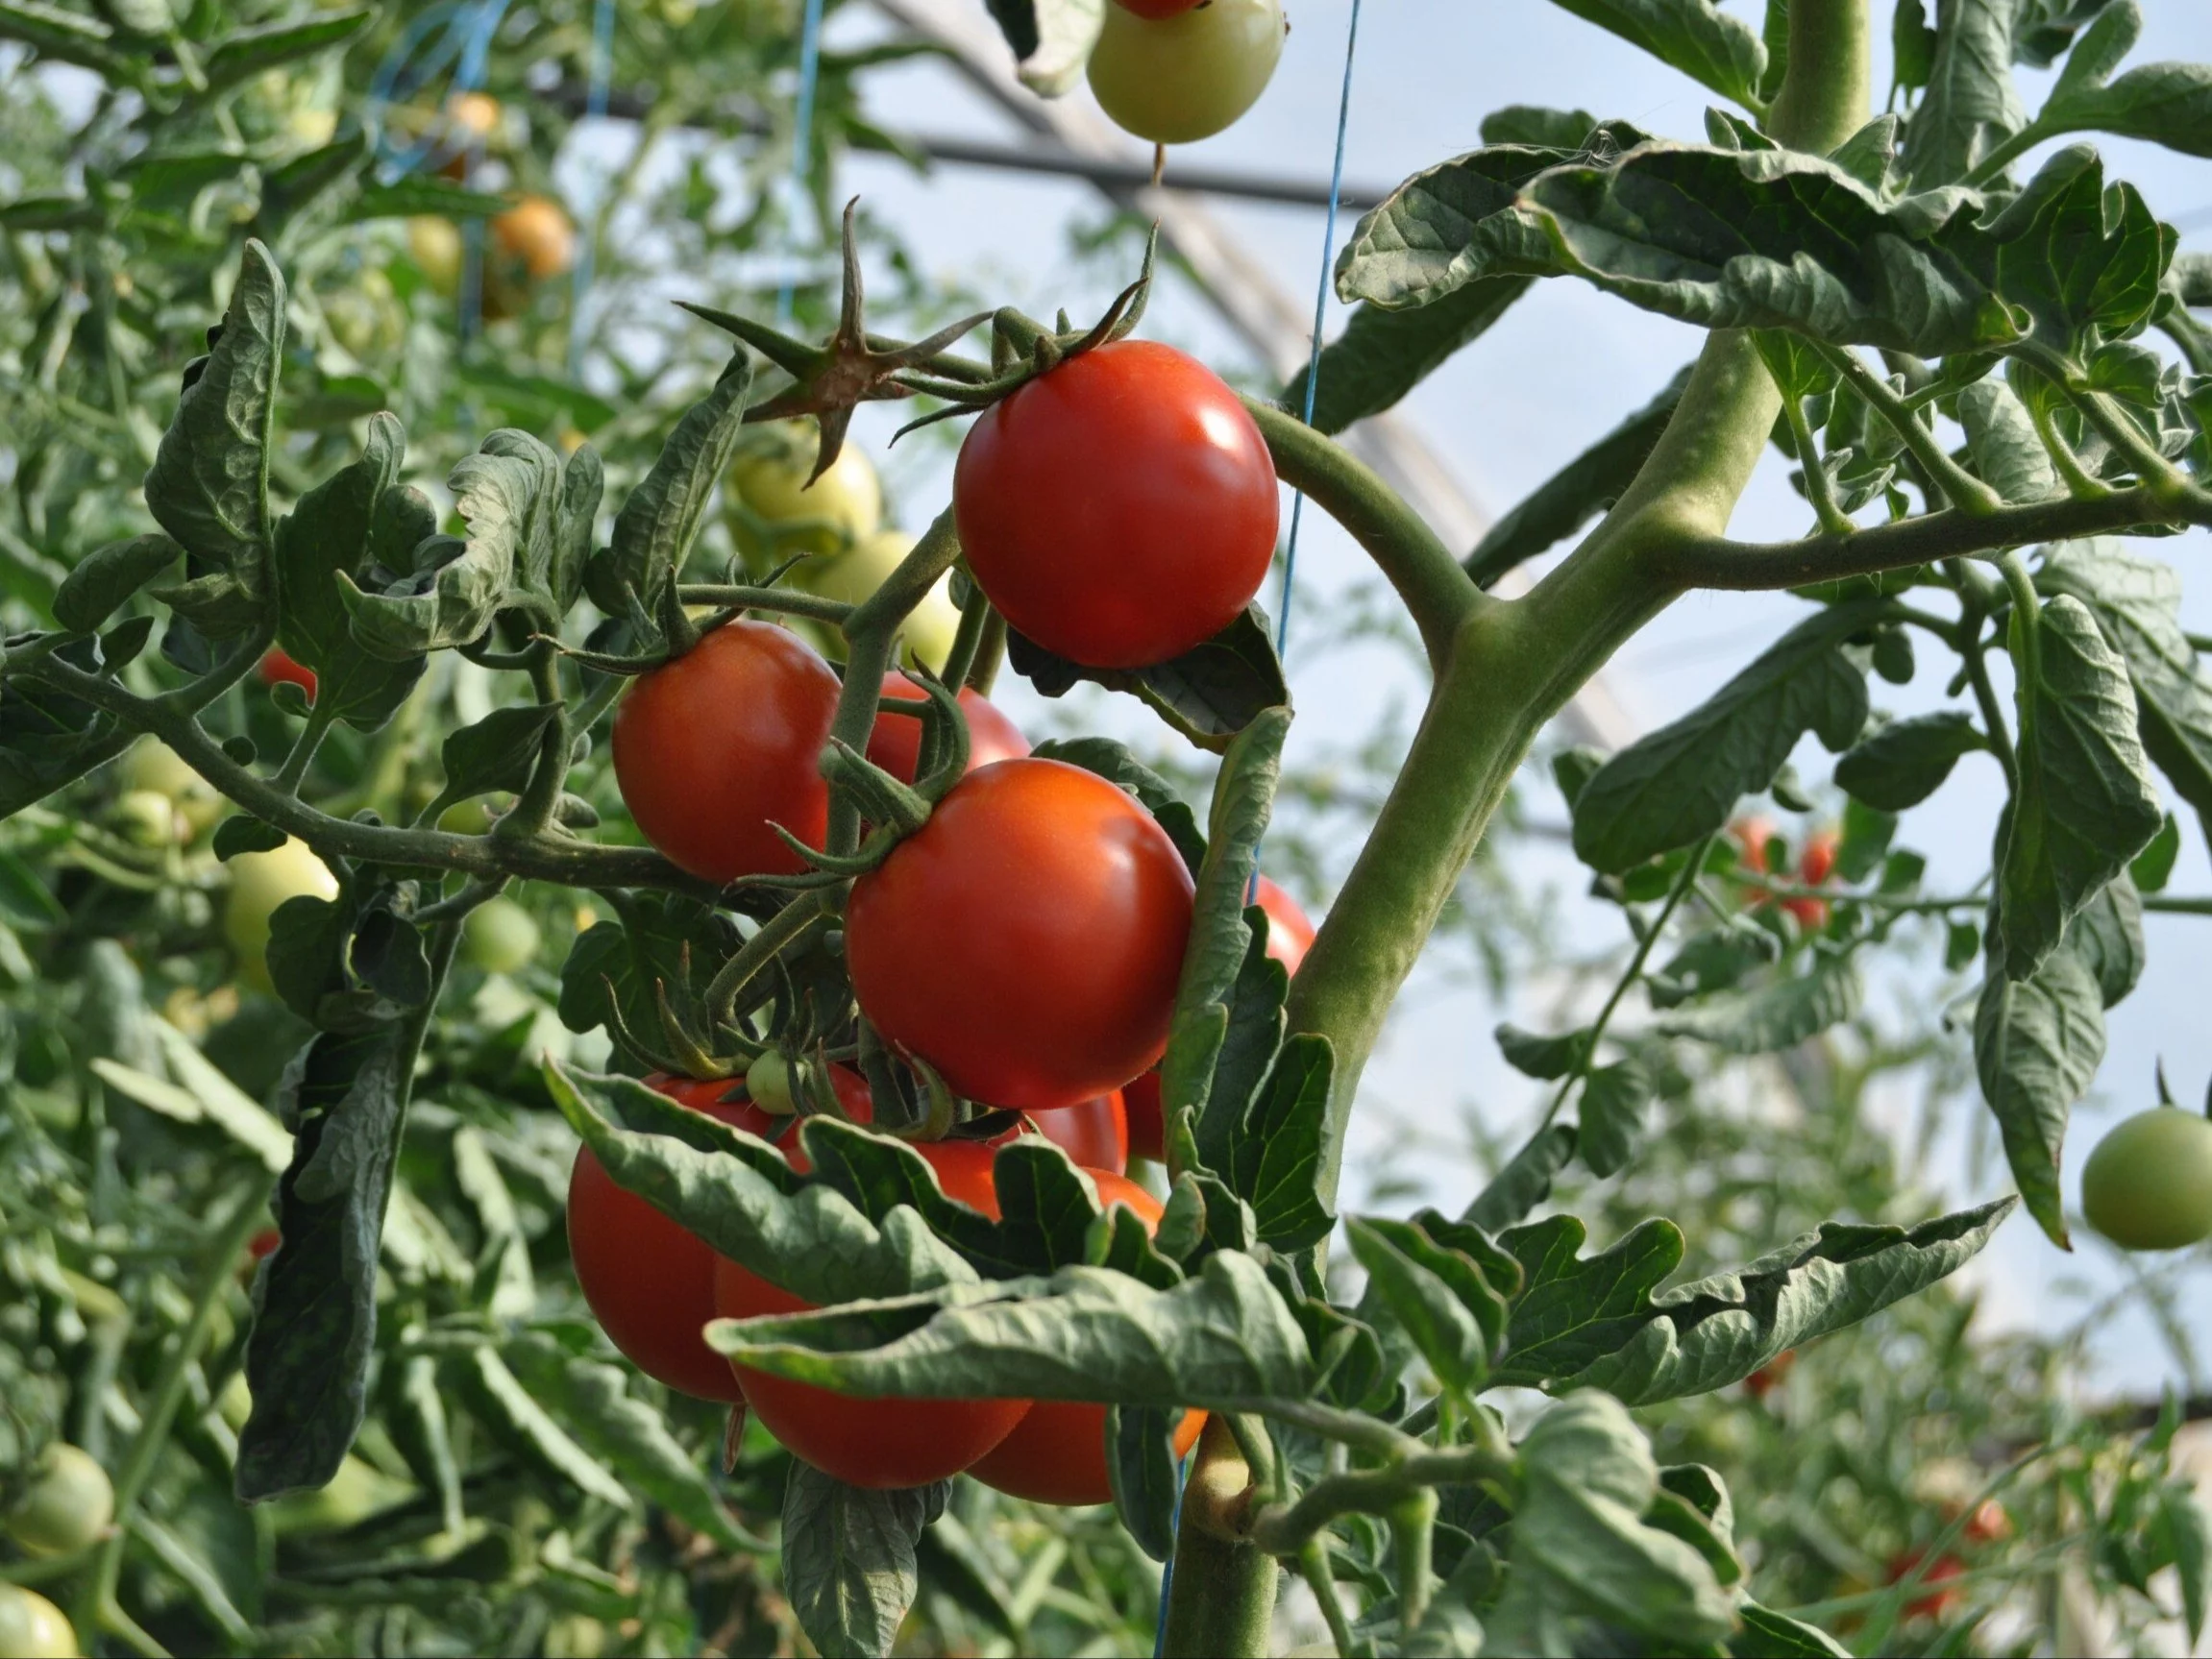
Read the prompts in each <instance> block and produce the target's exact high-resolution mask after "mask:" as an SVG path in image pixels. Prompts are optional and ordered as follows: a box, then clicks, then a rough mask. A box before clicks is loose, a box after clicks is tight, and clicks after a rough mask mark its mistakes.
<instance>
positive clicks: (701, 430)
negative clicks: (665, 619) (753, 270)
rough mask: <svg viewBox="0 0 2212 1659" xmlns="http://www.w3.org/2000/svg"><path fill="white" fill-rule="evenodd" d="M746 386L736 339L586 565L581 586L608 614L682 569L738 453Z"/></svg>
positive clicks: (746, 358) (747, 357) (744, 355)
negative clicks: (708, 388)
mask: <svg viewBox="0 0 2212 1659" xmlns="http://www.w3.org/2000/svg"><path fill="white" fill-rule="evenodd" d="M751 389H752V354H750V352H748V351H746V350H744V349H743V348H742V347H741V348H739V349H738V351H737V352H736V353H734V354H732V355H731V357H730V359H729V366H728V367H727V368H725V369H724V370H723V372H722V377H721V378H719V379H718V380H716V381H715V383H714V389H713V390H712V391H710V392H709V393H707V395H706V396H705V397H703V398H701V399H700V401H699V402H698V403H694V404H692V406H691V407H690V408H688V409H686V410H685V411H684V412H683V418H682V419H681V420H680V421H678V422H677V423H676V430H675V431H673V432H671V433H670V434H669V437H668V442H667V443H665V444H663V445H662V446H661V451H660V454H659V455H658V456H657V457H655V458H654V460H653V463H652V470H651V472H649V473H648V474H647V475H646V476H645V479H644V481H643V482H641V483H640V484H639V485H638V486H637V488H635V489H634V490H632V491H630V493H629V499H628V500H626V501H624V502H623V504H622V511H621V512H619V513H617V514H616V515H615V520H614V534H613V537H612V538H611V540H610V541H609V543H608V545H607V546H606V547H605V548H603V549H601V550H600V551H599V552H597V553H594V554H593V555H592V556H591V558H590V559H589V561H587V563H586V565H585V567H584V586H585V588H586V589H587V590H588V591H589V592H590V594H591V597H592V598H593V600H594V601H595V602H596V603H597V604H598V605H599V607H600V609H601V610H602V611H604V612H606V614H607V615H608V616H610V617H620V616H627V614H628V613H629V609H630V604H629V599H630V598H631V597H634V598H635V600H636V602H637V604H639V605H640V606H643V607H644V608H645V609H646V610H647V611H648V612H650V611H651V608H652V607H653V606H654V605H656V604H658V603H659V602H660V592H661V589H662V588H663V587H664V586H666V585H667V584H668V582H669V581H670V580H672V579H673V578H674V577H676V575H677V574H678V573H681V572H682V570H683V565H684V561H685V560H686V559H687V558H689V557H690V556H691V549H692V545H693V543H695V542H696V541H697V540H698V539H699V530H700V525H701V524H702V523H704V521H705V518H706V508H707V502H708V501H709V500H712V499H713V496H714V492H715V489H716V487H717V486H718V485H719V484H720V483H721V482H722V478H723V475H724V474H725V473H727V472H728V471H729V462H730V457H731V456H732V455H733V454H735V453H736V451H737V440H738V436H739V434H740V433H741V432H742V431H743V430H744V424H745V401H746V395H747V394H748V393H749V392H750V390H751ZM626 589H627V595H626Z"/></svg>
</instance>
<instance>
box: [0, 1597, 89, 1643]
mask: <svg viewBox="0 0 2212 1659" xmlns="http://www.w3.org/2000/svg"><path fill="white" fill-rule="evenodd" d="M0 1649H4V1650H5V1651H7V1652H9V1653H12V1654H20V1655H22V1659H76V1656H77V1655H78V1654H79V1653H82V1652H83V1651H84V1649H83V1648H82V1647H78V1646H77V1632H76V1631H75V1630H74V1629H73V1628H72V1627H71V1626H70V1623H69V1620H68V1618H67V1616H66V1615H64V1614H63V1613H62V1611H61V1608H59V1607H57V1606H55V1605H54V1603H53V1602H51V1601H49V1600H47V1599H46V1598H45V1597H43V1596H41V1595H39V1594H38V1592H37V1591H36V1590H26V1589H24V1588H23V1587H22V1586H20V1585H17V1584H0Z"/></svg>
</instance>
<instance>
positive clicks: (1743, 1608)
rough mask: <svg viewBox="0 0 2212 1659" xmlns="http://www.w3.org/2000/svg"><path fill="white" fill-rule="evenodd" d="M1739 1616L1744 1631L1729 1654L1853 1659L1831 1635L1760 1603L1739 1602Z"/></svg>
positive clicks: (1757, 1658)
mask: <svg viewBox="0 0 2212 1659" xmlns="http://www.w3.org/2000/svg"><path fill="white" fill-rule="evenodd" d="M1735 1616H1736V1618H1737V1619H1738V1620H1739V1621H1740V1622H1741V1624H1742V1628H1741V1629H1739V1630H1738V1631H1737V1632H1736V1634H1735V1635H1734V1636H1733V1637H1731V1638H1730V1639H1729V1645H1728V1650H1729V1652H1730V1654H1731V1655H1732V1656H1740V1659H1851V1649H1850V1648H1848V1647H1845V1646H1844V1645H1843V1644H1842V1643H1840V1642H1838V1641H1837V1640H1836V1639H1835V1638H1834V1637H1832V1636H1831V1635H1830V1634H1829V1633H1828V1632H1827V1631H1825V1630H1822V1629H1818V1628H1816V1627H1815V1626H1813V1625H1810V1624H1807V1623H1806V1622H1804V1621H1802V1620H1798V1619H1792V1618H1791V1617H1790V1616H1789V1615H1788V1614H1786V1613H1777V1612H1776V1611H1775V1610H1774V1609H1773V1608H1771V1607H1761V1606H1760V1605H1759V1604H1758V1603H1757V1602H1756V1601H1738V1602H1737V1603H1736V1604H1735Z"/></svg>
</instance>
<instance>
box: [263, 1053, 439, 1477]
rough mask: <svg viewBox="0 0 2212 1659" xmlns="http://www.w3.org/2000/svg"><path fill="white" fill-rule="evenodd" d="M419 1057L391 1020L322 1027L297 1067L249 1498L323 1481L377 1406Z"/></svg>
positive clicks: (267, 1282) (287, 1075)
mask: <svg viewBox="0 0 2212 1659" xmlns="http://www.w3.org/2000/svg"><path fill="white" fill-rule="evenodd" d="M412 1065H413V1055H412V1053H411V1052H410V1051H408V1050H406V1048H405V1046H404V1045H403V1044H402V1043H401V1041H400V1039H399V1034H398V1032H397V1031H396V1030H395V1029H394V1028H393V1027H391V1026H389V1025H384V1026H380V1027H378V1028H376V1029H375V1030H373V1031H369V1032H365V1033H358V1034H354V1035H344V1036H341V1035H337V1034H333V1033H323V1034H320V1035H318V1036H317V1037H315V1038H314V1039H313V1040H312V1041H311V1042H309V1043H308V1044H307V1047H306V1048H304V1049H302V1050H301V1051H300V1053H299V1054H298V1055H297V1056H296V1057H294V1059H293V1061H292V1062H291V1064H290V1065H289V1066H287V1067H286V1068H285V1071H284V1079H283V1084H282V1085H281V1086H280V1087H279V1090H278V1096H277V1106H278V1110H279V1112H280V1113H281V1114H282V1116H283V1119H284V1122H285V1125H286V1127H287V1128H289V1129H290V1130H291V1131H292V1135H293V1145H292V1161H291V1166H290V1167H289V1168H288V1169H286V1170H285V1172H284V1174H283V1178H282V1179H281V1180H280V1181H279V1183H278V1186H277V1197H276V1203H275V1206H274V1208H275V1213H276V1226H277V1231H278V1232H280V1233H281V1234H282V1235H283V1243H282V1244H281V1245H279V1246H278V1248H277V1252H276V1254H275V1255H273V1256H270V1257H269V1258H268V1260H267V1261H266V1262H265V1263H264V1264H263V1266H262V1268H261V1271H260V1273H259V1274H258V1276H257V1277H256V1278H255V1281H254V1328H253V1333H252V1335H251V1336H250V1337H249V1338H248V1339H247V1344H246V1381H247V1384H248V1386H249V1387H250V1388H251V1389H252V1391H253V1397H254V1409H253V1415H252V1416H251V1417H249V1418H248V1419H247V1420H246V1426H245V1427H244V1428H243V1429H242V1430H241V1431H240V1433H239V1436H238V1460H237V1490H238V1496H239V1497H240V1498H241V1499H243V1500H246V1501H248V1502H253V1501H255V1500H259V1499H263V1498H274V1497H276V1496H278V1495H279V1494H280V1493H284V1492H295V1491H303V1490H307V1489H308V1488H312V1487H318V1486H322V1485H325V1484H327V1483H328V1482H329V1480H330V1479H331V1477H332V1476H333V1475H335V1474H336V1473H337V1470H338V1465H339V1463H340V1462H341V1461H342V1460H343V1459H344V1457H345V1455H346V1451H347V1448H349V1447H350V1446H352V1445H353V1443H354V1436H355V1434H356V1432H357V1431H358V1430H359V1428H360V1426H361V1418H362V1414H363V1412H364V1411H365V1409H366V1406H367V1399H368V1374H369V1361H370V1358H371V1356H372V1354H373V1353H374V1351H375V1347H376V1332H377V1295H376V1292H377V1256H378V1243H379V1240H380V1238H381V1234H382V1232H383V1221H384V1210H385V1208H386V1206H387V1204H388V1202H389V1200H390V1196H391V1190H392V1165H393V1160H394V1158H395V1157H396V1155H397V1153H398V1151H399V1139H400V1130H401V1126H402V1123H403V1120H404V1118H405V1111H404V1107H403V1103H404V1102H405V1100H406V1073H407V1072H408V1071H410V1070H411V1069H412Z"/></svg>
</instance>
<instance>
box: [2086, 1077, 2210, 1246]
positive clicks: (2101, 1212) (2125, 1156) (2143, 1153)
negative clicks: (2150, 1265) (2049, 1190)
mask: <svg viewBox="0 0 2212 1659" xmlns="http://www.w3.org/2000/svg"><path fill="white" fill-rule="evenodd" d="M2081 1211H2082V1213H2083V1214H2084V1215H2085V1216H2087V1217H2088V1219H2089V1225H2090V1226H2092V1227H2094V1228H2095V1229H2097V1231H2098V1232H2101V1233H2102V1234H2103V1235H2104V1236H2105V1237H2106V1238H2109V1239H2110V1240H2111V1241H2112V1242H2113V1243H2114V1244H2117V1245H2119V1246H2120V1247H2121V1248H2122V1249H2123V1250H2180V1249H2182V1248H2184V1247H2186V1246H2188V1245H2192V1244H2195V1243H2197V1242H2198V1241H2199V1240H2200V1239H2203V1238H2206V1237H2212V1121H2208V1120H2206V1119H2205V1118H2203V1117H2201V1116H2200V1115H2199V1114H2198V1113H2196V1112H2194V1111H2183V1110H2180V1109H2179V1108H2178V1107H2172V1106H2160V1107H2153V1108H2152V1109H2151V1110H2149V1111H2140V1112H2137V1113H2136V1114H2135V1115H2134V1116H2133V1117H2130V1118H2128V1119H2127V1120H2126V1121H2125V1122H2123V1123H2120V1124H2118V1125H2116V1126H2114V1128H2113V1129H2112V1130H2111V1131H2109V1132H2108V1133H2107V1134H2105V1136H2104V1138H2103V1139H2102V1140H2100V1141H2099V1142H2098V1143H2097V1145H2096V1148H2095V1149H2094V1150H2093V1151H2092V1152H2091V1153H2090V1154H2089V1161H2088V1162H2086V1163H2084V1164H2083V1165H2082V1166H2081Z"/></svg>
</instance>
